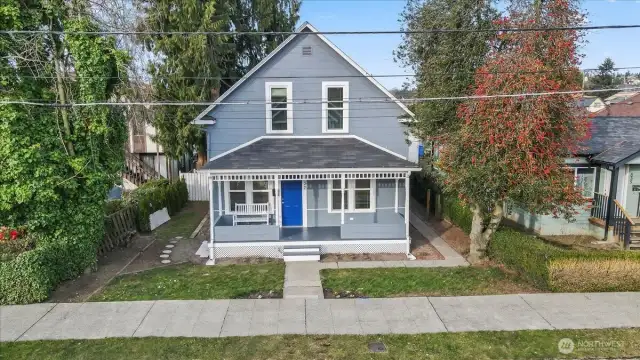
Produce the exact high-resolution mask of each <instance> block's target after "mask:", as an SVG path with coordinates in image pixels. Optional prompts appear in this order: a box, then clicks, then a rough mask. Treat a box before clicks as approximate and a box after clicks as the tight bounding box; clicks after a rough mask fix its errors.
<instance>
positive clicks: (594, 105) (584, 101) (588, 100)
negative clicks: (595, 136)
mask: <svg viewBox="0 0 640 360" xmlns="http://www.w3.org/2000/svg"><path fill="white" fill-rule="evenodd" d="M578 106H579V107H580V108H582V109H586V110H587V111H588V112H590V113H593V112H597V111H600V110H602V109H603V108H604V107H605V103H604V101H602V99H600V98H599V97H597V96H583V97H582V98H580V99H579V100H578Z"/></svg>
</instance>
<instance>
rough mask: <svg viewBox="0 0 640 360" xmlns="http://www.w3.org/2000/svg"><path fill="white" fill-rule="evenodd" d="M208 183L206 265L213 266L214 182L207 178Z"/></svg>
mask: <svg viewBox="0 0 640 360" xmlns="http://www.w3.org/2000/svg"><path fill="white" fill-rule="evenodd" d="M207 181H209V260H207V263H206V265H215V264H216V257H215V252H214V248H213V243H214V242H215V232H214V225H215V224H214V219H215V214H214V212H215V206H214V204H213V195H214V194H213V185H214V184H215V182H214V181H213V179H212V178H210V177H209V178H207ZM219 206H220V205H219Z"/></svg>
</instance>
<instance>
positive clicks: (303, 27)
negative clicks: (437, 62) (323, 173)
mask: <svg viewBox="0 0 640 360" xmlns="http://www.w3.org/2000/svg"><path fill="white" fill-rule="evenodd" d="M304 30H308V31H309V32H311V33H315V35H316V36H317V37H319V38H320V39H321V40H322V41H324V42H325V43H326V44H327V45H329V47H330V48H332V49H333V50H334V51H335V52H336V53H337V54H338V55H340V56H341V57H342V58H343V59H344V60H346V61H347V62H348V63H349V64H351V66H353V67H354V68H355V69H356V70H358V72H360V73H361V74H362V75H363V76H365V77H366V78H367V79H369V81H371V83H373V84H374V85H375V86H376V87H377V88H378V89H380V91H382V92H383V93H384V94H385V95H387V96H388V97H389V98H390V99H391V100H393V102H395V103H396V104H398V106H400V108H401V109H402V110H404V111H405V112H406V113H407V114H409V115H410V116H411V117H413V116H414V114H413V112H411V110H409V108H407V106H406V105H405V104H403V103H402V102H401V101H400V100H398V99H397V98H396V97H395V96H393V94H392V93H390V92H389V90H387V89H386V88H385V87H384V86H382V84H380V83H379V82H378V81H377V80H376V79H375V78H373V77H372V76H371V74H369V73H368V72H366V71H365V70H364V69H363V68H362V67H361V66H360V65H358V64H357V63H356V62H355V61H353V59H351V58H350V57H349V56H348V55H347V54H345V53H344V52H343V51H342V50H340V49H339V48H338V47H337V46H336V45H335V44H334V43H332V42H331V41H329V39H327V38H326V37H325V36H324V35H322V34H318V30H317V29H316V28H315V27H313V25H311V24H309V23H308V22H305V23H304V24H302V25H301V26H300V27H299V28H298V29H297V30H296V32H297V33H299V32H302V31H304ZM296 36H297V34H292V35H290V36H289V37H288V38H286V39H285V40H284V41H283V42H282V43H281V44H280V45H279V46H278V47H277V48H275V49H274V50H273V51H272V52H271V53H270V54H269V55H267V56H266V57H265V58H264V59H262V61H260V62H259V63H258V64H257V65H256V66H254V67H253V69H251V71H249V72H248V73H246V74H245V75H244V76H243V77H242V78H241V79H240V80H238V81H237V82H236V83H235V84H233V86H232V87H230V88H229V90H227V91H226V92H225V93H224V94H222V96H220V97H219V98H218V99H217V100H216V101H214V102H213V103H212V104H211V105H209V106H208V107H207V108H206V109H205V110H204V111H202V112H201V113H200V114H199V115H198V116H197V117H196V118H195V119H194V120H193V123H194V124H208V125H211V124H213V123H214V122H213V121H212V120H201V119H202V118H203V117H204V116H205V115H207V114H208V113H209V112H210V111H211V110H213V109H214V108H215V107H216V106H217V105H219V104H220V103H222V102H223V101H224V99H225V98H226V97H227V96H229V95H230V94H231V93H232V92H234V91H235V90H236V89H237V88H239V87H240V85H242V83H244V82H245V81H246V80H247V79H248V78H249V77H251V75H253V74H254V73H255V72H257V71H258V70H259V69H260V68H261V67H262V66H263V65H264V64H266V63H267V62H268V61H269V60H270V59H271V58H272V57H274V56H275V55H276V54H277V53H278V52H280V50H282V49H283V48H284V47H285V46H287V44H288V43H290V42H291V41H292V40H293V39H294V38H295V37H296Z"/></svg>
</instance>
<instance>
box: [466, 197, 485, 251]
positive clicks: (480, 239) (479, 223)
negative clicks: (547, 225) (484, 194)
mask: <svg viewBox="0 0 640 360" xmlns="http://www.w3.org/2000/svg"><path fill="white" fill-rule="evenodd" d="M471 211H472V212H473V221H472V223H471V233H470V234H469V238H471V243H470V244H469V257H468V259H467V260H469V262H470V263H472V264H473V263H477V262H479V261H480V260H481V259H482V257H483V256H484V252H485V249H486V246H487V244H486V243H485V240H484V236H482V235H483V230H484V213H483V211H482V209H481V208H480V206H479V205H477V204H473V205H472V206H471Z"/></svg>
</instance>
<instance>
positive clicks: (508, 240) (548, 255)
mask: <svg viewBox="0 0 640 360" xmlns="http://www.w3.org/2000/svg"><path fill="white" fill-rule="evenodd" d="M489 255H490V256H491V258H492V259H494V260H496V261H498V262H500V263H502V264H504V265H505V266H507V267H508V268H510V269H512V270H515V271H517V272H519V273H521V274H523V275H524V276H525V277H527V278H528V279H530V280H531V281H532V282H534V283H535V284H536V285H537V286H538V287H539V288H541V289H543V290H551V291H555V292H598V291H639V290H640V253H637V252H631V251H624V250H569V249H565V248H560V247H557V246H554V245H551V244H549V243H546V242H545V241H543V240H542V239H540V238H538V237H536V236H533V235H527V234H524V233H521V232H518V231H516V230H511V229H503V230H500V231H498V232H496V233H495V235H494V238H493V239H492V240H491V242H490V243H489Z"/></svg>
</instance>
